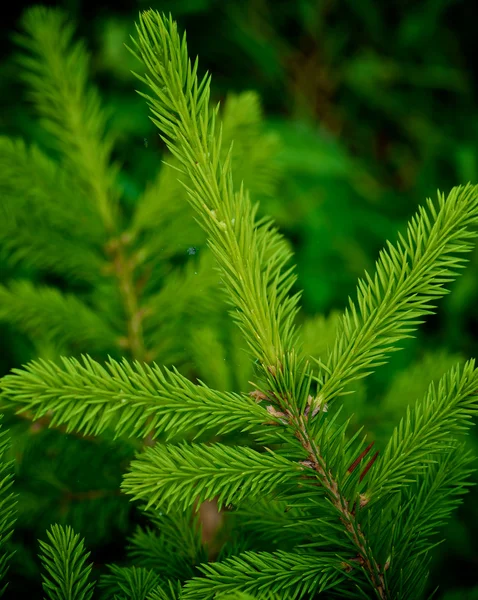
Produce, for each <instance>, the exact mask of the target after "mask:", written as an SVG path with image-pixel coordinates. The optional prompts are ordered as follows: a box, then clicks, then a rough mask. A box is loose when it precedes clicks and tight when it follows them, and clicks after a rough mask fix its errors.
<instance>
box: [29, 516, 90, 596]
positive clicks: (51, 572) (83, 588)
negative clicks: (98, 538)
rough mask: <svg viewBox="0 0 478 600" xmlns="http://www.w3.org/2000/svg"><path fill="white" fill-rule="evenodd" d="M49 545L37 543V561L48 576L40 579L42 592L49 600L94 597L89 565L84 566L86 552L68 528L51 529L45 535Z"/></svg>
mask: <svg viewBox="0 0 478 600" xmlns="http://www.w3.org/2000/svg"><path fill="white" fill-rule="evenodd" d="M47 536H48V539H49V541H50V543H47V542H43V541H41V540H40V548H41V553H40V559H41V561H42V563H43V567H44V568H45V569H46V571H47V575H43V589H44V590H45V592H46V594H47V595H48V598H50V600H63V599H64V598H69V599H71V600H90V599H91V598H92V596H93V588H94V584H93V582H91V581H90V582H89V581H88V579H89V578H90V575H91V569H92V566H91V564H86V561H87V560H88V557H89V555H90V553H89V552H85V548H84V544H83V541H82V540H80V536H79V535H78V534H76V535H75V533H74V532H73V529H72V528H71V527H69V526H68V525H67V526H66V527H62V526H60V525H52V527H51V530H50V531H47Z"/></svg>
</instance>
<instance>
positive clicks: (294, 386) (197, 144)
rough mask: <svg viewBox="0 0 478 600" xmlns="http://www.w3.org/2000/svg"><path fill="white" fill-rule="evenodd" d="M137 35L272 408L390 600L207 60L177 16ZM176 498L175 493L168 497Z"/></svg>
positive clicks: (158, 106) (162, 117)
mask: <svg viewBox="0 0 478 600" xmlns="http://www.w3.org/2000/svg"><path fill="white" fill-rule="evenodd" d="M137 33H138V41H137V42H136V41H135V40H133V42H134V45H135V48H136V50H137V51H138V52H139V55H136V56H137V57H138V58H139V59H140V60H142V61H143V63H144V64H145V66H146V68H147V70H148V74H146V75H145V76H144V77H139V78H140V79H141V80H142V81H143V82H145V83H146V84H147V85H148V86H149V87H150V88H151V90H152V91H153V93H154V94H155V95H156V96H157V98H153V97H151V96H148V95H145V94H142V95H143V96H145V97H146V98H147V100H148V102H149V104H150V107H151V110H152V113H153V115H154V117H153V119H152V120H153V121H154V122H155V123H156V125H157V126H158V127H159V129H160V130H161V131H162V133H163V134H164V138H163V139H164V140H165V142H166V143H167V144H168V147H169V148H170V150H171V152H172V153H173V154H174V155H175V156H176V157H177V159H178V160H179V161H180V163H181V165H182V168H183V171H184V172H185V174H186V175H187V176H188V177H189V179H190V184H188V185H189V187H188V193H189V198H190V201H191V204H192V206H193V207H194V208H195V210H196V211H197V213H198V216H199V219H200V223H201V225H202V226H203V228H204V229H205V231H206V233H207V235H208V238H209V243H210V246H211V248H212V250H213V252H214V254H215V256H216V259H217V261H218V264H219V266H220V268H221V272H222V276H223V280H224V282H225V285H226V288H227V289H228V291H229V294H230V296H231V302H232V304H233V305H234V306H235V307H236V309H237V310H238V311H239V312H238V313H237V314H236V318H237V320H238V322H239V325H240V327H241V329H242V330H243V332H244V334H245V336H246V339H247V341H248V344H249V347H250V349H251V351H252V353H253V356H254V357H259V358H260V359H261V360H262V361H263V367H264V371H265V374H266V377H267V380H268V383H269V384H270V385H271V387H272V388H273V390H272V395H273V397H274V401H275V402H274V404H275V406H272V410H271V411H270V412H271V414H272V416H274V417H276V418H278V417H279V416H280V415H281V414H282V415H283V416H284V417H285V418H284V419H282V420H283V422H284V423H285V424H288V425H289V427H290V430H291V432H293V434H294V435H295V437H296V438H297V439H298V440H299V442H300V444H301V446H302V449H303V452H304V453H305V455H306V460H305V461H302V466H305V467H310V468H312V469H313V471H314V472H315V473H316V477H317V479H318V480H319V481H320V483H321V484H322V486H323V489H324V490H325V492H326V494H327V496H328V498H329V501H330V502H331V504H332V506H333V507H334V508H335V510H336V514H337V516H338V518H339V519H340V521H341V522H342V523H343V525H344V527H345V530H346V535H347V536H348V537H349V539H350V541H351V542H352V545H353V546H354V547H355V549H356V552H357V553H358V555H359V558H360V565H361V566H362V567H363V569H364V572H365V573H366V575H367V576H368V578H369V581H370V583H371V585H372V586H373V588H374V591H375V593H376V595H377V596H378V597H379V598H385V597H386V583H385V580H384V577H383V574H382V572H381V570H380V567H379V565H378V564H377V562H376V560H375V558H374V556H373V553H372V549H371V547H370V544H369V542H368V540H366V538H365V535H364V533H363V531H362V529H361V528H360V525H359V523H358V522H357V520H356V515H355V512H354V506H355V501H356V497H355V495H353V502H352V504H349V500H348V499H347V497H346V495H345V491H344V490H342V487H341V485H340V482H339V480H338V479H337V476H336V475H334V474H333V472H332V470H331V469H330V466H329V465H328V464H327V462H326V458H325V455H324V454H322V452H323V449H322V448H321V447H318V446H317V445H316V444H315V441H314V436H313V435H312V434H311V432H310V431H309V427H310V426H309V425H308V424H306V419H308V415H307V416H306V417H305V416H304V415H305V412H304V411H305V410H306V406H307V402H309V410H310V409H312V410H311V415H312V414H316V410H315V408H316V407H311V406H310V399H309V394H308V390H309V387H310V374H311V373H310V369H309V367H308V365H307V364H305V365H304V363H303V360H302V358H301V356H300V355H299V356H298V355H297V354H296V353H295V352H294V350H293V348H294V344H295V342H296V336H295V333H294V326H293V319H294V316H295V314H296V310H297V309H296V302H297V299H298V295H296V296H294V297H289V296H288V292H289V290H290V288H291V286H292V284H293V282H294V278H293V276H292V272H291V270H288V271H284V270H283V268H284V266H285V264H286V262H287V261H288V259H289V257H290V254H289V253H288V251H287V250H286V249H285V247H284V246H283V244H282V243H281V239H280V238H279V237H278V235H277V232H275V231H274V230H272V229H271V226H270V222H268V221H267V222H264V221H263V222H260V221H259V222H256V221H255V214H256V210H257V207H255V208H253V207H252V205H251V203H250V200H249V197H248V194H247V192H245V190H244V188H243V187H241V188H240V189H239V190H238V191H236V192H235V191H234V187H233V178H232V172H231V151H230V152H229V153H228V154H227V156H226V158H225V160H224V161H223V162H222V161H221V159H220V157H221V143H220V141H221V135H220V134H219V135H218V136H216V135H215V132H216V131H217V129H216V115H217V110H215V111H213V112H212V114H210V113H209V110H208V99H209V78H208V77H207V76H205V77H204V78H203V79H202V81H201V82H200V83H198V80H197V79H196V73H197V68H198V63H197V61H196V62H195V64H194V67H192V66H191V63H190V61H189V59H188V55H187V47H186V40H185V37H183V38H182V39H180V37H179V35H178V33H177V28H176V24H175V23H174V22H173V21H172V19H171V18H169V19H165V18H161V17H160V15H159V14H158V13H156V12H154V11H146V12H144V13H142V15H141V16H140V24H139V25H137ZM260 393H261V394H262V395H265V396H267V394H268V392H265V391H263V392H260ZM319 410H320V409H319ZM328 433H329V434H330V436H329V441H330V440H331V439H336V440H337V444H336V445H335V448H334V450H335V456H338V455H339V448H340V447H343V444H344V442H343V440H344V434H345V428H343V427H342V428H339V429H338V432H335V435H333V434H332V431H330V430H328ZM155 458H156V457H155ZM165 460H168V458H167V457H165ZM158 461H161V458H160V457H158ZM145 470H147V469H145ZM343 472H345V469H344V470H343ZM139 478H140V477H139V474H138V480H139ZM137 485H138V486H139V485H140V482H139V481H138V483H137ZM152 491H153V490H150V493H151V492H152ZM216 491H219V490H216ZM168 493H169V490H166V491H165V495H166V496H167V494H168Z"/></svg>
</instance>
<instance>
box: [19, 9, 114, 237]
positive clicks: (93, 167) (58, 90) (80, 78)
mask: <svg viewBox="0 0 478 600" xmlns="http://www.w3.org/2000/svg"><path fill="white" fill-rule="evenodd" d="M22 25H23V29H24V31H25V34H22V35H18V34H17V35H16V36H15V41H16V42H17V43H18V45H20V46H22V47H23V48H24V50H25V51H26V52H25V53H23V54H21V55H20V56H19V58H18V61H19V64H20V65H21V66H22V67H23V72H22V77H23V79H24V80H25V82H26V83H27V84H28V85H29V87H30V96H31V98H32V100H33V102H34V103H35V106H36V109H37V111H38V113H39V114H40V116H41V123H42V125H43V127H44V128H45V129H46V130H47V131H48V132H49V133H51V134H52V136H53V140H54V145H55V147H56V148H57V149H58V150H60V152H61V153H62V155H63V158H64V161H65V166H66V167H67V168H68V170H69V172H70V173H71V175H72V176H73V175H74V176H75V178H76V180H77V181H78V184H79V185H80V186H82V189H83V190H84V192H85V196H86V198H90V199H91V201H93V202H94V206H95V207H96V209H97V211H98V214H99V216H100V217H101V221H102V223H103V224H104V227H105V228H106V230H107V231H114V229H115V223H116V219H117V215H116V212H117V200H118V191H117V189H116V188H115V178H116V175H117V171H118V167H117V166H111V165H110V155H111V149H112V145H113V137H112V135H111V134H107V133H106V125H107V117H108V115H107V112H106V111H105V110H104V109H103V108H102V107H101V103H100V99H99V95H98V93H97V91H96V89H94V88H92V87H91V86H89V84H88V83H87V78H88V63H89V56H88V54H87V52H86V50H85V48H84V45H83V43H81V42H75V43H73V42H72V38H73V33H74V28H73V26H72V25H71V23H70V22H69V21H68V19H67V16H66V14H64V13H63V12H62V11H60V10H58V9H56V10H52V9H49V8H45V7H43V6H33V7H31V8H30V9H29V10H27V11H26V12H25V13H24V16H23V19H22Z"/></svg>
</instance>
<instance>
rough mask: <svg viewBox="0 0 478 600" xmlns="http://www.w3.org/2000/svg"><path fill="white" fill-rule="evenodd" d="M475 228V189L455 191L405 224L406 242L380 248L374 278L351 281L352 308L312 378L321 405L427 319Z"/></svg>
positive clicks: (382, 360)
mask: <svg viewBox="0 0 478 600" xmlns="http://www.w3.org/2000/svg"><path fill="white" fill-rule="evenodd" d="M477 223H478V186H476V185H470V184H468V185H466V186H462V187H455V188H453V189H452V191H451V192H450V193H449V195H448V197H447V198H445V196H444V194H441V193H438V205H437V206H436V205H435V204H434V203H433V202H432V201H431V200H430V199H428V200H427V208H425V207H423V206H421V207H420V208H419V210H418V212H417V214H416V215H415V216H414V217H413V218H412V220H411V221H410V223H409V225H408V230H407V235H406V238H405V237H403V236H402V235H400V234H399V241H398V243H397V244H396V246H393V245H392V244H391V243H390V242H387V243H388V250H382V251H381V252H380V257H379V259H378V261H377V263H376V273H375V277H374V278H372V277H371V276H370V275H369V274H368V273H365V280H360V281H359V283H358V292H357V294H358V298H357V304H358V308H357V306H356V304H354V302H353V301H352V300H351V299H349V308H348V309H346V310H345V314H344V316H343V318H342V322H341V324H340V328H339V332H338V335H337V338H336V342H335V345H334V347H333V349H332V351H331V353H330V355H329V356H328V357H327V360H326V362H325V365H323V364H321V371H322V372H321V374H320V375H319V377H317V381H318V383H319V385H318V393H319V395H320V397H321V398H322V401H325V402H327V403H330V402H331V401H332V400H333V399H334V398H336V397H337V396H339V395H341V394H342V393H343V390H344V388H345V386H346V385H347V384H349V383H350V382H352V381H355V380H357V379H360V378H362V377H366V376H367V375H369V374H370V373H372V372H373V370H374V369H375V367H377V366H379V365H382V364H384V363H385V362H386V359H387V355H388V354H390V353H391V352H393V351H396V350H397V348H396V347H395V344H396V342H398V341H399V340H402V339H405V338H408V337H412V336H410V333H412V332H413V331H414V330H415V329H416V327H417V325H419V324H420V323H422V322H423V321H421V320H420V319H421V317H423V316H425V315H428V314H431V313H432V311H433V309H434V308H435V306H434V305H433V304H431V303H430V302H432V301H433V300H435V299H437V298H440V297H441V296H444V295H445V294H446V293H448V291H447V290H446V288H444V287H443V286H444V284H446V283H449V282H451V281H453V280H454V279H455V277H456V276H457V275H458V273H459V270H460V269H462V268H463V267H464V263H465V262H466V259H465V258H463V257H461V256H458V255H459V254H463V253H465V252H469V251H470V250H471V249H472V248H473V244H472V243H471V241H472V240H473V239H474V238H475V237H476V235H477V230H476V225H477Z"/></svg>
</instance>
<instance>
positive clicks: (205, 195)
mask: <svg viewBox="0 0 478 600" xmlns="http://www.w3.org/2000/svg"><path fill="white" fill-rule="evenodd" d="M137 33H138V41H136V40H134V39H133V44H134V47H135V49H136V50H137V52H138V53H139V54H135V52H134V50H132V52H133V54H135V55H136V56H137V57H138V58H139V59H140V60H142V61H143V62H144V64H145V66H146V67H147V69H148V74H146V75H145V76H144V77H142V76H138V77H139V79H140V80H142V81H144V82H145V83H146V84H147V85H149V87H150V88H151V89H152V91H153V92H154V93H155V94H156V96H157V97H158V99H155V98H153V97H151V96H148V95H146V94H142V95H143V96H144V97H145V98H146V99H147V100H148V102H149V104H150V107H151V110H152V112H153V115H154V117H153V118H152V120H153V122H155V123H156V124H157V125H158V127H159V128H160V130H161V131H162V133H163V134H164V135H163V139H164V140H165V142H166V144H167V145H168V147H169V149H170V151H171V152H172V154H173V155H174V156H175V157H176V159H177V160H178V161H179V163H180V170H181V171H182V172H183V173H184V175H185V178H186V181H185V185H186V186H187V191H188V194H189V199H190V202H191V204H192V206H193V208H194V209H195V210H196V211H197V214H198V219H199V221H200V224H201V225H202V226H203V227H204V229H205V231H206V233H207V234H208V236H209V240H210V247H211V249H212V251H213V253H214V255H215V257H216V259H217V261H218V265H219V267H220V269H221V274H222V277H223V280H224V282H225V284H226V286H227V287H228V289H229V290H230V293H231V302H232V304H233V305H234V307H235V308H236V312H235V318H236V320H237V321H238V323H239V325H240V327H241V329H242V330H243V332H244V335H245V339H246V341H247V343H248V346H249V348H250V350H251V352H252V354H253V356H254V358H260V360H261V361H262V362H263V364H264V368H267V366H273V367H274V368H278V367H279V364H280V361H281V357H282V356H283V355H284V352H285V351H286V350H290V349H291V348H292V347H293V345H294V341H295V333H294V326H293V319H294V316H295V314H296V312H297V307H296V304H297V300H298V295H295V296H294V297H290V298H289V297H288V296H287V294H288V292H289V290H290V288H291V287H292V285H293V283H294V281H295V277H294V276H293V275H292V269H289V270H286V271H284V270H283V268H284V266H285V265H286V263H287V262H288V260H289V259H290V257H291V253H290V251H289V250H288V249H287V247H286V245H285V244H284V242H283V239H282V237H281V236H280V235H279V234H278V233H277V231H276V230H275V229H273V228H272V227H271V222H270V220H268V219H262V220H259V221H258V220H256V212H257V206H255V207H253V206H252V204H251V201H250V199H249V196H248V193H247V192H246V191H245V189H244V188H243V187H241V188H240V189H239V191H237V192H234V189H233V179H232V170H231V160H232V149H229V152H228V153H227V155H226V159H225V160H224V162H222V161H221V156H222V152H223V151H222V148H223V145H222V132H221V130H218V129H217V127H216V116H217V114H218V109H217V108H216V109H213V110H212V111H211V110H210V109H209V95H210V92H209V77H208V76H205V77H204V78H203V79H202V81H201V82H200V83H199V82H198V80H197V78H196V73H197V68H198V63H197V61H196V62H195V64H194V66H192V65H191V63H190V61H189V58H188V55H187V47H186V41H185V38H184V37H183V39H182V40H181V39H180V38H179V35H178V33H177V28H176V24H175V23H174V22H173V21H172V19H169V20H168V19H161V17H160V16H159V14H158V13H156V12H154V11H146V12H144V13H142V14H141V15H140V23H139V25H137Z"/></svg>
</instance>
